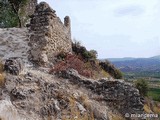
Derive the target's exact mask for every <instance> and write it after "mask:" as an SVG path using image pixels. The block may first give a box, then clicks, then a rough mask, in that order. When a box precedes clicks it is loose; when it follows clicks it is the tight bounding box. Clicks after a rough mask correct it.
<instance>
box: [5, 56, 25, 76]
mask: <svg viewBox="0 0 160 120" xmlns="http://www.w3.org/2000/svg"><path fill="white" fill-rule="evenodd" d="M23 68H24V65H23V62H22V60H21V59H20V58H16V57H15V58H9V59H7V60H6V61H5V64H4V70H5V71H6V72H8V73H10V74H13V75H19V74H20V72H21V71H22V70H23Z"/></svg>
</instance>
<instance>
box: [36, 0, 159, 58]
mask: <svg viewBox="0 0 160 120" xmlns="http://www.w3.org/2000/svg"><path fill="white" fill-rule="evenodd" d="M38 1H39V2H40V1H42V0H38ZM43 1H45V2H47V3H48V4H49V5H50V6H51V7H52V8H53V9H54V10H56V13H57V16H59V17H60V18H61V20H62V21H63V18H64V17H65V16H66V15H69V16H70V18H71V25H72V26H71V27H72V38H75V39H76V40H78V41H81V43H82V44H83V45H84V46H86V48H87V49H88V50H90V49H95V50H96V51H97V52H98V57H99V58H117V57H118V58H119V57H151V56H154V55H160V0H43Z"/></svg>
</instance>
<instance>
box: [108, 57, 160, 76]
mask: <svg viewBox="0 0 160 120" xmlns="http://www.w3.org/2000/svg"><path fill="white" fill-rule="evenodd" d="M109 60H110V61H111V62H112V63H113V64H114V65H115V66H116V67H118V68H119V69H120V70H121V71H122V72H124V73H126V74H132V76H138V77H140V76H141V77H160V75H159V74H160V56H154V57H150V58H133V59H130V60H129V59H126V58H124V59H123V58H122V59H118V58H117V59H109Z"/></svg>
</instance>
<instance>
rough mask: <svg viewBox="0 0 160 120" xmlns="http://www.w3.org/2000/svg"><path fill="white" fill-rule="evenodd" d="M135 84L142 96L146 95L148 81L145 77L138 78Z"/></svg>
mask: <svg viewBox="0 0 160 120" xmlns="http://www.w3.org/2000/svg"><path fill="white" fill-rule="evenodd" d="M135 86H136V88H137V89H138V90H139V93H140V94H141V95H142V96H147V93H148V90H149V86H148V82H147V81H146V80H145V79H138V80H137V81H136V82H135Z"/></svg>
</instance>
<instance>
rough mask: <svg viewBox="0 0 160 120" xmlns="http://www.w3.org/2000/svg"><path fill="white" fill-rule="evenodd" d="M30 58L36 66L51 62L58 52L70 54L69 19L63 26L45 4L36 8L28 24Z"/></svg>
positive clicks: (67, 18)
mask: <svg viewBox="0 0 160 120" xmlns="http://www.w3.org/2000/svg"><path fill="white" fill-rule="evenodd" d="M30 25H31V26H30V31H31V36H30V43H29V44H30V46H31V49H30V56H29V59H30V60H31V61H34V62H36V63H38V64H44V63H47V62H52V61H53V58H54V56H55V55H57V54H58V53H60V52H72V46H71V26H70V18H69V16H66V17H65V18H64V24H63V23H62V22H61V20H60V18H59V17H57V15H56V13H55V11H54V10H53V9H52V8H51V7H50V6H49V5H48V4H47V3H45V2H41V3H39V4H38V5H37V6H36V9H35V12H34V14H33V15H32V17H31V22H30Z"/></svg>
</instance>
